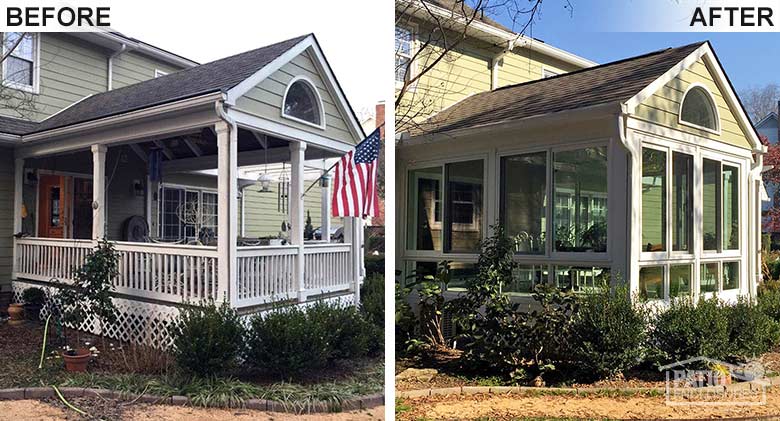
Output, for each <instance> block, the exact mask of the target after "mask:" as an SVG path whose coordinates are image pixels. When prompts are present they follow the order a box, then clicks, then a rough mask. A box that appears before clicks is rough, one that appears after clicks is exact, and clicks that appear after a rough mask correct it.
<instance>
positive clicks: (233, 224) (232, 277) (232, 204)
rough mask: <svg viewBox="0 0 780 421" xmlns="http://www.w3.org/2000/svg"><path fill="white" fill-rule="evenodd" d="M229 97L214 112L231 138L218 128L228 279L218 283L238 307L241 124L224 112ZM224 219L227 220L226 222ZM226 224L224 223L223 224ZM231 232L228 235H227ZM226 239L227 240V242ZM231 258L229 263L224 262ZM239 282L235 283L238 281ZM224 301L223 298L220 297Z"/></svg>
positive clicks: (224, 267)
mask: <svg viewBox="0 0 780 421" xmlns="http://www.w3.org/2000/svg"><path fill="white" fill-rule="evenodd" d="M224 104H225V96H224V95H223V96H222V100H220V101H216V102H215V103H214V109H215V110H216V113H217V116H219V118H220V119H221V120H223V121H224V122H225V123H226V125H227V138H225V137H224V136H226V134H225V133H224V132H220V130H221V129H219V128H217V127H215V129H216V130H215V131H216V132H217V144H218V159H217V161H218V174H219V175H218V179H217V185H218V192H219V195H218V200H219V202H218V208H219V212H220V213H219V218H217V219H218V227H219V230H220V231H219V233H218V235H217V239H218V241H219V244H218V250H219V255H220V256H219V259H220V261H219V262H218V263H217V264H218V265H219V267H220V273H221V274H222V275H223V276H225V277H226V278H227V279H224V280H222V279H220V280H218V282H219V283H220V284H222V282H225V283H226V285H227V291H225V290H222V291H221V292H227V298H229V302H230V305H231V306H233V307H235V306H236V303H237V301H238V291H237V284H238V274H237V273H236V271H237V264H236V263H237V255H238V250H237V247H238V244H237V243H238V221H236V219H237V218H238V209H237V207H238V198H237V197H236V196H237V195H238V168H237V161H238V149H237V144H238V125H237V124H236V121H235V120H233V119H232V118H231V117H230V116H229V115H228V114H227V113H226V112H225V109H224ZM225 191H226V192H227V199H228V201H227V203H226V204H225V203H222V201H223V200H224V197H223V196H224V194H223V192H225ZM223 218H227V219H226V220H225V219H223ZM223 221H224V222H223ZM226 231H227V232H226ZM225 239H227V240H226V241H225ZM225 258H227V259H226V260H227V262H226V263H225V262H224V260H225ZM234 281H235V282H234ZM220 298H222V297H220Z"/></svg>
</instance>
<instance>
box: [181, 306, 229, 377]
mask: <svg viewBox="0 0 780 421" xmlns="http://www.w3.org/2000/svg"><path fill="white" fill-rule="evenodd" d="M171 329H172V332H171V333H172V336H173V345H174V348H173V356H174V358H175V360H176V363H177V365H178V366H179V367H180V368H181V369H182V370H183V371H185V372H187V373H190V374H195V375H198V376H211V375H219V374H224V373H226V372H228V371H229V370H230V369H232V368H234V367H235V366H236V363H237V361H238V357H239V356H240V355H241V351H242V349H243V338H244V328H243V325H242V324H241V320H240V318H239V316H238V314H237V313H236V311H235V310H233V309H232V308H230V306H229V305H228V304H227V303H223V304H222V305H221V306H219V307H217V306H216V305H215V304H214V303H213V302H210V303H208V304H206V305H202V306H197V307H185V308H184V309H182V311H181V314H180V316H179V319H178V320H177V322H176V323H175V324H174V325H173V326H172V328H171Z"/></svg>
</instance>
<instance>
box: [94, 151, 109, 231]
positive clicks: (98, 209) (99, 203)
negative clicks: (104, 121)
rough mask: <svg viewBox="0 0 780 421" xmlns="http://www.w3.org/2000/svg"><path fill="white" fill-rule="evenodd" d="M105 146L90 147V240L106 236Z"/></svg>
mask: <svg viewBox="0 0 780 421" xmlns="http://www.w3.org/2000/svg"><path fill="white" fill-rule="evenodd" d="M107 151H108V148H107V147H106V146H105V145H92V239H93V240H101V239H103V237H105V236H106V152H107Z"/></svg>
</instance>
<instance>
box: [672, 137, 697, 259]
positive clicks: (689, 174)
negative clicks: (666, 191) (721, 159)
mask: <svg viewBox="0 0 780 421" xmlns="http://www.w3.org/2000/svg"><path fill="white" fill-rule="evenodd" d="M692 239H693V157H692V156H691V155H687V154H684V153H679V152H674V153H673V154H672V250H673V251H685V252H689V253H690V252H693V242H692Z"/></svg>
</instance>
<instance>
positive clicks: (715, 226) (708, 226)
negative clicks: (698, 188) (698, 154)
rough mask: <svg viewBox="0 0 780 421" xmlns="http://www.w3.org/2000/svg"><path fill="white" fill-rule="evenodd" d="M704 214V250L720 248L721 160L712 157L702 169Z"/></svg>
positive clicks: (706, 160) (705, 162) (705, 161)
mask: <svg viewBox="0 0 780 421" xmlns="http://www.w3.org/2000/svg"><path fill="white" fill-rule="evenodd" d="M702 173H703V176H704V180H703V186H702V188H703V191H702V198H703V200H702V202H703V203H702V215H703V222H704V227H703V230H702V234H703V236H702V241H703V245H704V250H717V249H718V233H719V231H720V228H719V225H720V224H719V223H718V221H719V220H720V218H719V216H720V200H719V198H720V162H718V161H713V160H710V159H705V160H704V168H703V170H702Z"/></svg>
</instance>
